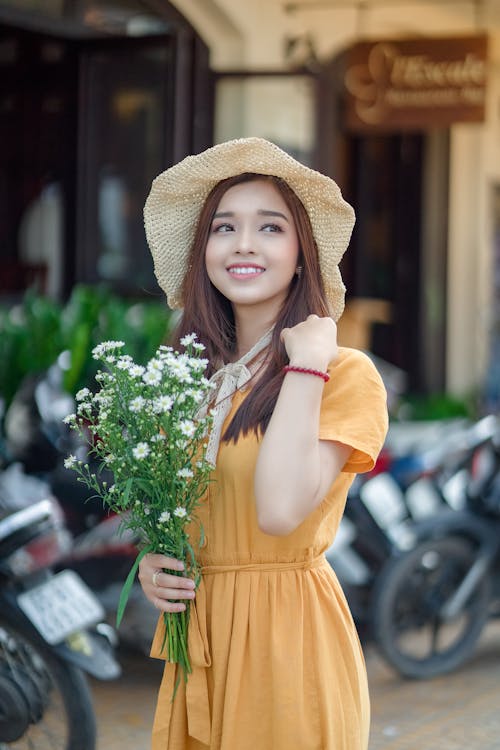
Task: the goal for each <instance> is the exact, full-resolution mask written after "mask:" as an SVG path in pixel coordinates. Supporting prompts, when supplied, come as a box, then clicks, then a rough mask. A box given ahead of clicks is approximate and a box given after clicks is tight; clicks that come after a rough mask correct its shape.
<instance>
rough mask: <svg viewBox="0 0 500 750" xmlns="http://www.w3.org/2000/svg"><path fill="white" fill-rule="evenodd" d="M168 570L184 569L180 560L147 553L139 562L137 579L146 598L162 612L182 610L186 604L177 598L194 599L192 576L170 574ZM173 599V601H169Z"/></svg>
mask: <svg viewBox="0 0 500 750" xmlns="http://www.w3.org/2000/svg"><path fill="white" fill-rule="evenodd" d="M170 570H177V571H180V570H184V565H183V563H182V562H181V561H180V560H175V559H174V558H173V557H166V556H165V555H156V554H153V553H151V552H150V553H149V554H147V555H144V557H143V558H142V560H141V562H140V563H139V581H140V584H141V586H142V590H143V591H144V594H145V596H146V598H147V599H148V600H149V601H150V602H151V604H153V605H154V606H155V607H156V609H159V610H161V611H162V612H182V611H183V610H185V609H186V605H185V604H184V602H182V601H177V600H178V599H194V596H195V590H194V589H195V585H194V581H193V580H192V578H188V577H187V576H179V575H172V574H170V573H169V572H168V571H170ZM170 600H175V601H170Z"/></svg>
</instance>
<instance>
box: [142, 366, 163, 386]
mask: <svg viewBox="0 0 500 750" xmlns="http://www.w3.org/2000/svg"><path fill="white" fill-rule="evenodd" d="M142 379H143V380H144V382H145V383H146V385H158V383H161V373H160V372H158V371H157V370H148V371H147V372H145V373H144V375H143V376H142Z"/></svg>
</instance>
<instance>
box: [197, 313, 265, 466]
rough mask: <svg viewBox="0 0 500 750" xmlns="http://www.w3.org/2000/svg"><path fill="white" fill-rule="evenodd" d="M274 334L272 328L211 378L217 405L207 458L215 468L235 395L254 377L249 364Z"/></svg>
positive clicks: (215, 406)
mask: <svg viewBox="0 0 500 750" xmlns="http://www.w3.org/2000/svg"><path fill="white" fill-rule="evenodd" d="M272 332H273V329H272V328H271V329H270V330H269V331H267V333H265V334H264V336H262V338H260V339H259V340H258V341H257V343H256V344H254V346H252V348H251V349H250V350H249V351H248V352H247V353H246V354H244V355H243V357H241V358H240V359H238V360H237V361H236V362H229V363H228V364H227V365H224V366H223V367H221V368H220V370H217V372H215V373H214V374H213V375H212V377H211V378H210V383H212V384H213V385H214V386H215V388H214V391H215V404H214V417H213V422H212V428H211V430H210V434H209V436H208V443H207V450H206V453H205V457H206V460H207V461H208V462H209V463H211V464H212V466H215V462H216V460H217V453H218V450H219V443H220V439H221V435H222V427H223V424H224V421H225V419H226V417H227V415H228V414H229V412H230V411H231V405H232V402H233V398H232V397H233V394H234V393H235V392H236V391H237V390H239V389H240V388H243V386H244V385H245V384H246V383H248V381H249V380H250V378H251V377H252V373H251V372H250V370H249V369H248V367H247V364H249V363H250V362H251V361H252V360H253V359H255V357H256V356H257V355H258V354H260V353H261V352H262V351H264V349H265V348H266V347H267V346H268V345H269V343H270V341H271V337H272Z"/></svg>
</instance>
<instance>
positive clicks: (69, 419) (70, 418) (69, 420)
mask: <svg viewBox="0 0 500 750" xmlns="http://www.w3.org/2000/svg"><path fill="white" fill-rule="evenodd" d="M75 421H76V414H68V416H67V417H64V419H63V422H64V424H73V423H74V422H75Z"/></svg>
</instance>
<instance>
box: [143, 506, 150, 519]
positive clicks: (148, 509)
mask: <svg viewBox="0 0 500 750" xmlns="http://www.w3.org/2000/svg"><path fill="white" fill-rule="evenodd" d="M142 512H143V513H144V515H145V516H149V514H150V513H151V508H149V507H148V506H147V505H145V506H144V508H143V509H142Z"/></svg>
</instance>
